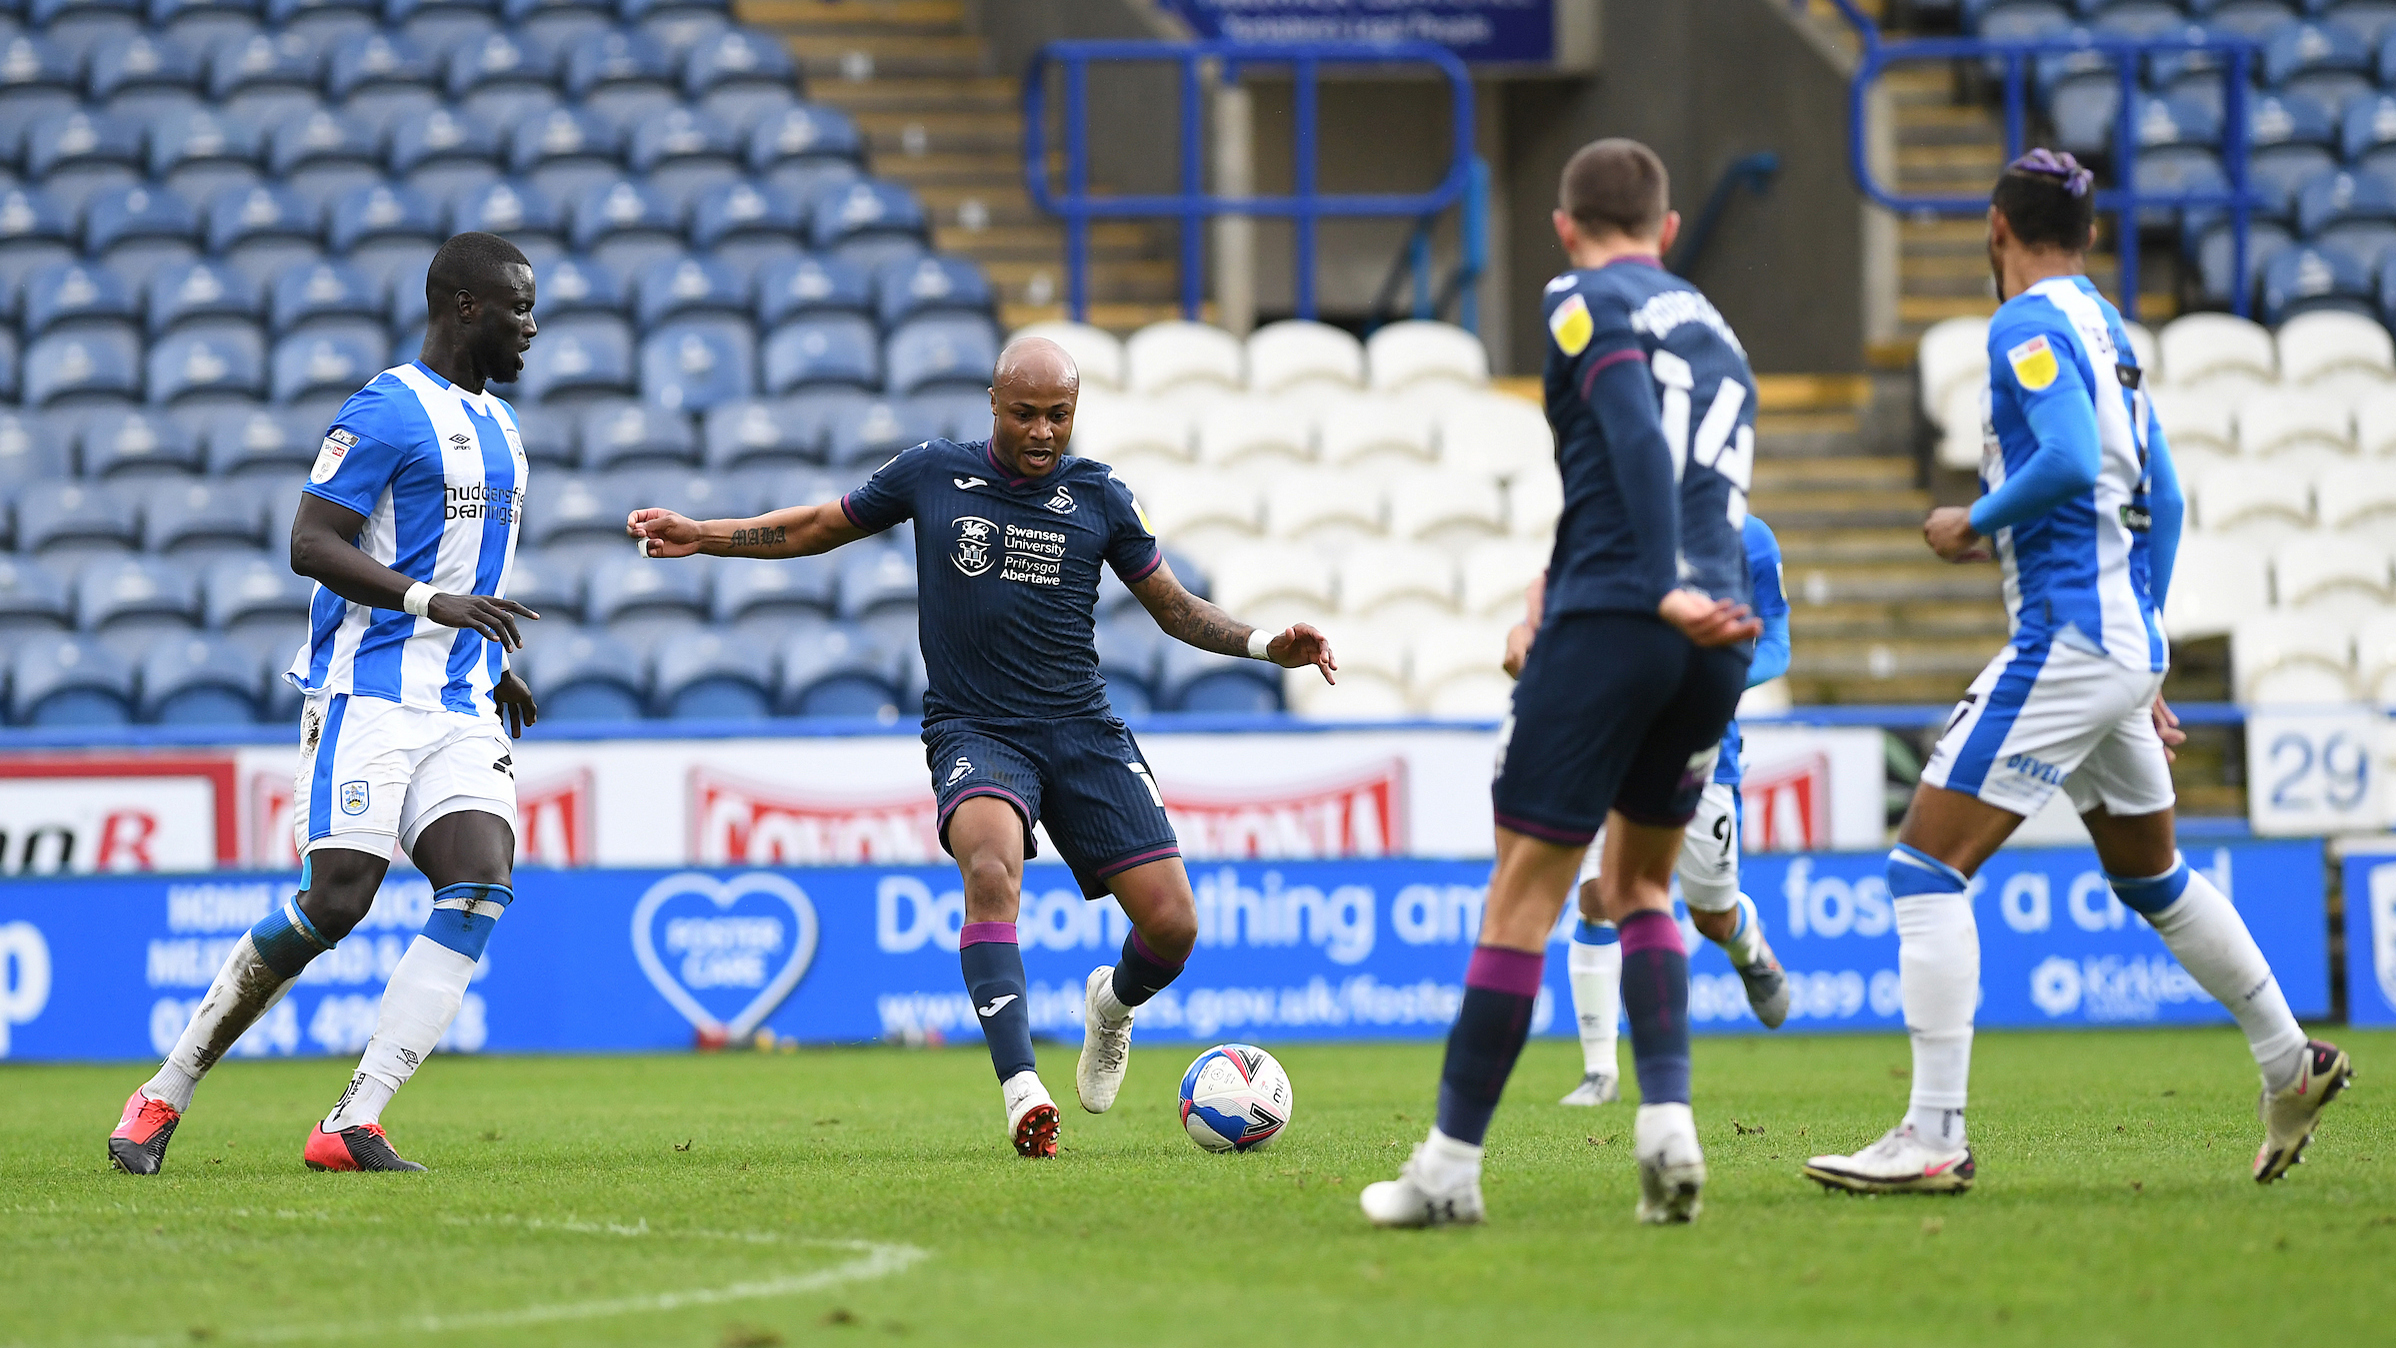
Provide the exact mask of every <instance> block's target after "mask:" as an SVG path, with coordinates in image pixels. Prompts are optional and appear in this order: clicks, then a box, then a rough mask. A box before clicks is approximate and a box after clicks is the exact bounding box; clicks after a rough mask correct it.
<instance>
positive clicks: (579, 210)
mask: <svg viewBox="0 0 2396 1348" xmlns="http://www.w3.org/2000/svg"><path fill="white" fill-rule="evenodd" d="M572 218H573V225H572V228H571V229H570V230H569V231H568V234H567V241H568V242H569V243H570V244H571V245H572V246H573V248H574V251H575V252H577V253H583V254H587V255H589V257H590V258H591V260H592V261H594V262H597V263H598V264H600V265H601V266H606V267H614V268H617V269H619V270H624V271H636V270H638V269H639V268H640V267H642V266H644V265H647V264H648V263H651V262H655V261H658V260H660V259H664V258H673V257H678V256H680V255H681V253H682V251H683V242H682V213H681V211H680V210H679V209H678V208H677V207H676V206H675V204H674V203H673V201H672V200H671V199H670V198H668V197H667V196H666V195H665V194H664V193H662V192H659V191H658V190H657V189H655V188H653V187H650V186H648V185H647V184H645V183H641V182H637V181H634V180H633V179H630V178H616V179H613V180H611V181H608V182H604V183H600V184H598V185H596V186H593V187H588V188H585V189H584V190H583V192H582V194H581V195H580V196H578V197H576V198H575V199H574V207H573V212H572Z"/></svg>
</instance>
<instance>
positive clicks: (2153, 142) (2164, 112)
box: [2136, 94, 2222, 163]
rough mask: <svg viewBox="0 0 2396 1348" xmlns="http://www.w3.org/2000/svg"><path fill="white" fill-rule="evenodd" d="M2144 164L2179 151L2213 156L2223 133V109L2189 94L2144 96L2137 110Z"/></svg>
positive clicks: (2141, 153)
mask: <svg viewBox="0 0 2396 1348" xmlns="http://www.w3.org/2000/svg"><path fill="white" fill-rule="evenodd" d="M2136 116H2137V130H2138V158H2139V161H2140V162H2141V163H2143V162H2145V161H2147V160H2149V159H2155V158H2165V157H2169V156H2171V155H2173V154H2177V153H2196V154H2202V155H2208V156H2209V155H2212V154H2213V153H2214V152H2215V150H2216V148H2217V147H2219V146H2220V144H2221V140H2222V136H2221V130H2222V114H2221V109H2220V108H2219V107H2217V106H2215V105H2214V104H2211V103H2208V102H2206V101H2205V100H2203V99H2201V98H2192V97H2190V96H2188V95H2185V94H2171V95H2153V94H2149V95H2144V96H2142V97H2140V98H2139V100H2138V104H2137V109H2136Z"/></svg>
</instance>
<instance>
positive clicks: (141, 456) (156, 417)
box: [76, 407, 200, 480]
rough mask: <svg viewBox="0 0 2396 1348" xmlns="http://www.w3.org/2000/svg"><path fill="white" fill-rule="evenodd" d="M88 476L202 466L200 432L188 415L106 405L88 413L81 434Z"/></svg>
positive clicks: (176, 471)
mask: <svg viewBox="0 0 2396 1348" xmlns="http://www.w3.org/2000/svg"><path fill="white" fill-rule="evenodd" d="M76 440H77V443H78V449H79V450H80V456H79V457H80V458H81V460H82V468H83V476H84V477H86V478H90V479H95V480H100V479H107V478H114V477H156V476H158V475H159V474H162V473H164V474H169V475H172V476H176V477H183V476H187V475H190V474H193V473H197V472H198V471H199V470H200V444H199V437H198V436H196V435H194V434H193V433H192V428H191V426H190V424H189V423H188V421H187V420H186V419H184V418H182V417H176V416H170V415H168V414H165V413H162V412H152V411H147V410H143V409H137V408H131V407H103V408H98V409H95V410H94V411H92V412H91V413H90V414H89V415H87V416H85V417H84V418H83V427H82V433H81V434H80V435H78V436H77V437H76Z"/></svg>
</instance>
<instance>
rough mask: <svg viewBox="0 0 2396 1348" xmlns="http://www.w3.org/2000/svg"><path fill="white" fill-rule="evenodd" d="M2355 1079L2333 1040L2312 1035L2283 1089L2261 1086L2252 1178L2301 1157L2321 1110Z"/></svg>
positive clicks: (2260, 1179) (2271, 1175) (2262, 1179)
mask: <svg viewBox="0 0 2396 1348" xmlns="http://www.w3.org/2000/svg"><path fill="white" fill-rule="evenodd" d="M2353 1080H2354V1065H2353V1064H2352V1063H2350V1062H2348V1061H2347V1059H2346V1052H2345V1050H2343V1049H2341V1048H2339V1047H2338V1046H2337V1045H2336V1044H2328V1043H2323V1042H2322V1041H2321V1040H2318V1039H2315V1040H2312V1041H2310V1042H2308V1043H2307V1044H2306V1045H2305V1046H2304V1067H2303V1070H2301V1071H2299V1072H2298V1073H2297V1075H2296V1080H2295V1082H2294V1083H2292V1084H2291V1085H2289V1086H2288V1088H2287V1089H2285V1090H2278V1091H2265V1092H2263V1098H2262V1099H2261V1100H2260V1101H2258V1102H2257V1103H2256V1112H2258V1113H2260V1114H2261V1115H2262V1116H2263V1146H2262V1149H2261V1150H2259V1151H2257V1152H2256V1153H2255V1183H2257V1184H2269V1183H2271V1182H2272V1181H2273V1180H2275V1179H2278V1178H2279V1177H2280V1176H2282V1175H2285V1174H2287V1173H2288V1170H2289V1168H2290V1167H2292V1166H2294V1165H2295V1164H2297V1163H2298V1162H2299V1161H2302V1160H2303V1159H2304V1149H2305V1144H2306V1143H2308V1142H2311V1141H2312V1140H2313V1129H2314V1127H2315V1126H2316V1125H2318V1124H2319V1123H2320V1122H2321V1111H2322V1109H2323V1108H2325V1107H2326V1106H2327V1105H2328V1104H2329V1102H2330V1101H2332V1100H2335V1099H2337V1098H2338V1095H2339V1093H2340V1092H2342V1091H2344V1090H2345V1089H2346V1087H2347V1085H2348V1083H2350V1082H2352V1081H2353Z"/></svg>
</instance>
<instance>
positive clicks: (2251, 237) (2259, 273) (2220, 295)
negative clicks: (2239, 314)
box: [2195, 220, 2296, 305]
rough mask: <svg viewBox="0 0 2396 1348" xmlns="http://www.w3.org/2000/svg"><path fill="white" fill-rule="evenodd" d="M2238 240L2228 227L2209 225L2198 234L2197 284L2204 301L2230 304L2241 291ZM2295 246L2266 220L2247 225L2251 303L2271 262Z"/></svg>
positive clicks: (2290, 239)
mask: <svg viewBox="0 0 2396 1348" xmlns="http://www.w3.org/2000/svg"><path fill="white" fill-rule="evenodd" d="M2237 246H2238V245H2237V239H2236V238H2235V237H2234V236H2233V235H2232V234H2231V232H2230V226H2229V224H2228V223H2227V222H2226V221H2225V222H2220V223H2216V224H2211V225H2207V226H2206V227H2204V228H2203V229H2202V230H2200V231H2199V232H2198V234H2197V241H2196V248H2195V252H2196V259H2197V261H2196V266H2197V277H2198V284H2199V285H2200V286H2201V287H2202V289H2203V291H2204V296H2205V299H2206V300H2207V301H2209V302H2212V303H2218V304H2225V305H2226V304H2228V303H2229V302H2230V301H2231V299H2232V297H2233V294H2234V293H2235V292H2236V291H2237V289H2238V284H2237ZM2295 246H2296V240H2295V238H2294V236H2292V235H2290V234H2289V233H2288V231H2287V230H2286V229H2284V228H2282V227H2280V226H2278V225H2275V224H2272V223H2271V222H2269V221H2266V220H2253V221H2250V222H2249V223H2248V226H2247V234H2246V281H2247V284H2246V295H2247V298H2248V299H2249V300H2252V299H2253V298H2254V296H2255V293H2256V291H2257V290H2259V289H2260V288H2261V286H2262V283H2263V271H2264V269H2265V268H2266V267H2269V266H2270V265H2271V260H2272V259H2273V258H2275V257H2278V256H2279V255H2280V254H2281V253H2284V252H2286V251H2287V250H2288V249H2290V248H2293V247H2295Z"/></svg>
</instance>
